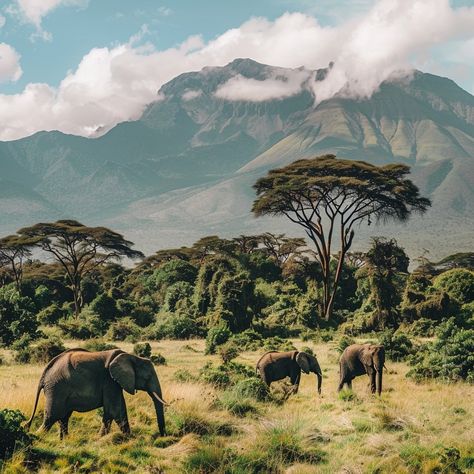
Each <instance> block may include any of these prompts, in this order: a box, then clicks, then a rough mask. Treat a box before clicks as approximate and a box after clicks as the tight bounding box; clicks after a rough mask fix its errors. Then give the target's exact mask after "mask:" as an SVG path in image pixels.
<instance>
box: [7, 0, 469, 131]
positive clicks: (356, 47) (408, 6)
mask: <svg viewBox="0 0 474 474" xmlns="http://www.w3.org/2000/svg"><path fill="white" fill-rule="evenodd" d="M18 1H23V2H31V4H33V0H18ZM37 1H38V0H37ZM48 1H49V2H55V5H56V6H57V5H58V1H59V0H48ZM71 1H72V0H71ZM49 5H52V4H51V3H49ZM42 11H43V12H44V11H45V10H42ZM31 15H32V18H35V17H34V14H33V13H31ZM36 15H37V16H36V18H40V19H41V18H42V16H41V15H43V13H41V14H40V13H36ZM473 37H474V7H471V8H457V9H454V8H452V7H451V6H450V4H449V1H448V0H380V1H379V2H378V3H377V4H376V5H375V6H374V7H373V8H372V9H371V10H370V11H369V12H368V13H367V14H366V15H365V16H360V17H356V18H353V19H351V20H350V21H347V22H345V23H342V24H340V25H337V26H329V27H324V26H321V25H320V24H319V23H318V21H317V19H315V18H314V17H312V16H309V15H306V14H302V13H292V14H290V13H286V14H284V15H282V16H281V17H280V18H277V19H276V20H275V21H269V20H267V19H265V18H253V19H251V20H249V21H247V22H245V23H243V24H242V25H241V26H240V27H239V28H233V29H230V30H228V31H226V32H225V33H223V34H222V35H220V36H218V37H217V38H215V39H214V40H212V41H210V42H208V43H205V42H204V41H203V40H202V38H201V37H200V36H192V37H190V38H188V39H187V40H186V41H185V42H183V43H182V44H181V45H178V46H177V47H175V48H171V49H168V50H164V51H156V50H154V49H151V47H150V46H149V45H147V46H146V47H143V46H138V45H137V44H136V43H134V42H133V41H130V42H128V43H126V44H123V45H119V46H116V47H113V48H100V49H99V48H96V49H93V50H91V51H90V52H89V53H88V54H86V55H85V56H84V58H83V59H82V61H81V63H80V64H79V66H78V67H77V69H76V71H73V72H71V73H69V74H68V75H67V77H66V78H65V79H64V80H63V81H62V82H61V84H60V85H59V87H58V88H52V87H50V86H48V85H45V84H29V85H28V86H27V87H26V88H25V90H24V91H23V92H21V93H19V94H16V95H0V139H3V140H8V139H14V138H19V137H23V136H26V135H29V134H32V133H34V132H36V131H39V130H53V129H58V130H61V131H63V132H66V133H73V134H78V135H85V136H87V135H90V134H92V133H94V131H95V130H96V129H97V128H98V127H102V128H103V129H108V128H110V127H111V126H113V125H115V124H116V123H118V122H120V121H124V120H133V119H136V118H138V117H139V116H140V114H141V113H142V112H143V110H144V108H145V107H146V105H147V104H149V103H151V102H153V101H155V100H157V99H158V95H157V91H158V90H159V88H160V87H161V85H163V84H164V83H166V82H167V81H169V80H171V79H172V78H173V77H175V76H177V75H178V74H181V73H183V72H187V71H195V70H200V69H201V68H203V67H204V66H222V65H225V64H227V63H228V62H230V61H232V60H233V59H235V58H237V57H241V58H245V57H249V58H252V59H254V60H256V61H259V62H262V63H266V64H270V65H277V66H283V67H287V68H296V67H299V66H305V68H307V69H315V68H320V67H325V66H327V65H328V63H329V62H330V61H335V65H334V67H333V68H332V70H331V72H330V73H329V74H328V77H327V78H326V79H325V80H324V81H322V82H318V83H316V85H315V94H316V98H317V100H322V99H325V98H329V97H332V96H333V95H335V94H351V95H352V96H356V97H358V96H367V95H370V94H371V93H372V92H373V91H374V90H376V89H377V87H378V86H379V85H380V83H381V82H382V81H383V80H385V79H387V78H389V77H392V76H393V75H394V74H400V71H402V73H403V74H406V72H407V71H409V70H410V69H411V68H412V67H414V66H415V67H416V66H419V65H423V64H424V63H425V62H426V58H431V57H433V55H432V54H431V53H432V51H433V48H435V47H436V45H438V44H441V45H445V44H447V43H450V42H452V41H459V40H461V39H468V38H473ZM453 60H454V59H453ZM303 82H304V80H303V79H301V80H300V79H292V80H287V81H281V80H279V79H278V78H269V79H268V81H265V83H264V84H260V83H259V81H253V80H251V81H248V80H243V79H240V78H234V79H233V80H232V82H230V84H229V83H228V84H227V92H229V90H231V91H232V93H233V94H234V97H235V94H240V96H241V97H245V94H247V96H246V98H247V100H259V99H260V98H261V96H262V94H270V95H269V97H270V96H275V94H276V95H278V96H283V95H285V94H286V95H291V94H292V93H296V92H295V91H298V90H299V89H298V88H300V87H301V85H302V84H303ZM244 86H245V87H244ZM224 91H225V89H224ZM221 93H222V89H221ZM228 97H230V96H228Z"/></svg>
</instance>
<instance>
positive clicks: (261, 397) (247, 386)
mask: <svg viewBox="0 0 474 474" xmlns="http://www.w3.org/2000/svg"><path fill="white" fill-rule="evenodd" d="M233 391H234V393H235V394H236V395H237V396H238V397H240V398H251V399H253V400H256V401H258V402H264V401H267V400H269V399H270V391H269V390H268V387H267V386H266V385H265V384H264V383H263V382H262V381H261V380H260V379H259V378H257V377H255V376H253V377H249V378H245V379H242V380H239V381H238V382H237V383H236V384H235V386H234V387H233Z"/></svg>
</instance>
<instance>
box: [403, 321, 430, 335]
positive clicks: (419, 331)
mask: <svg viewBox="0 0 474 474" xmlns="http://www.w3.org/2000/svg"><path fill="white" fill-rule="evenodd" d="M407 331H408V332H409V333H410V334H413V336H421V337H432V336H434V333H435V323H434V321H433V320H431V319H426V318H421V319H417V320H416V321H413V323H412V324H411V325H410V326H408V328H407Z"/></svg>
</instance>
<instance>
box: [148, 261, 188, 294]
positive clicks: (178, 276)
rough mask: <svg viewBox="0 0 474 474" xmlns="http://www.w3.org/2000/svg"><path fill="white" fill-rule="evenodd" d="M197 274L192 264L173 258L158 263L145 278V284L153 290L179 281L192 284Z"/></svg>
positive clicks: (162, 288)
mask: <svg viewBox="0 0 474 474" xmlns="http://www.w3.org/2000/svg"><path fill="white" fill-rule="evenodd" d="M196 276H197V269H196V267H195V266H194V265H192V264H191V263H189V262H187V261H186V260H181V259H179V258H174V259H172V260H170V261H168V262H165V263H163V264H162V265H160V266H159V267H158V268H157V269H156V270H155V271H154V272H153V274H152V275H151V276H150V277H149V279H148V280H147V286H149V287H150V288H151V289H153V290H166V288H168V287H169V286H171V285H173V284H174V283H177V282H179V281H181V282H187V283H189V284H193V283H194V281H195V279H196Z"/></svg>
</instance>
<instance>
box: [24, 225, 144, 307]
mask: <svg viewBox="0 0 474 474" xmlns="http://www.w3.org/2000/svg"><path fill="white" fill-rule="evenodd" d="M18 234H19V235H20V237H22V238H33V239H35V245H36V246H37V247H39V248H41V249H42V250H43V251H45V252H48V253H49V254H51V255H52V256H53V257H54V259H55V260H56V261H57V262H58V263H60V264H61V266H62V267H63V268H64V270H65V272H66V277H67V280H68V282H69V285H70V287H71V290H72V293H73V297H74V313H75V315H76V316H77V315H79V313H80V311H81V309H82V306H83V298H82V291H81V281H82V280H83V278H84V276H85V275H87V274H88V273H90V272H92V271H93V270H94V269H95V268H97V267H98V266H100V265H102V264H104V263H105V262H108V261H110V260H114V259H120V258H122V257H124V256H125V257H129V258H141V257H143V254H142V253H141V252H139V251H138V250H134V249H132V248H131V247H132V246H133V242H129V241H128V240H125V239H124V238H123V236H122V235H120V234H118V233H116V232H113V231H112V230H110V229H107V228H106V227H87V226H85V225H83V224H81V223H80V222H77V221H74V220H60V221H57V222H54V223H39V224H35V225H34V226H31V227H24V228H23V229H20V230H19V231H18Z"/></svg>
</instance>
